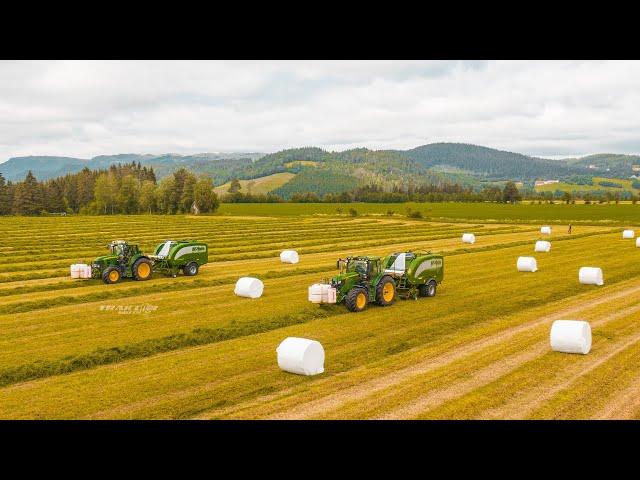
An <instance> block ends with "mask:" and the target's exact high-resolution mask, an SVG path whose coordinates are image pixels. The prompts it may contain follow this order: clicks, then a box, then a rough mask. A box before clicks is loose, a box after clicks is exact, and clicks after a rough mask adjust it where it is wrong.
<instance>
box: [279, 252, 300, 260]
mask: <svg viewBox="0 0 640 480" xmlns="http://www.w3.org/2000/svg"><path fill="white" fill-rule="evenodd" d="M280 261H281V262H282V263H298V262H299V261H300V257H299V256H298V252H296V251H295V250H284V251H283V252H281V253H280Z"/></svg>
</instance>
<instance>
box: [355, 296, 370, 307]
mask: <svg viewBox="0 0 640 480" xmlns="http://www.w3.org/2000/svg"><path fill="white" fill-rule="evenodd" d="M366 303H367V297H366V296H365V295H364V293H359V294H358V296H357V297H356V307H358V309H361V308H364V306H365V305H366Z"/></svg>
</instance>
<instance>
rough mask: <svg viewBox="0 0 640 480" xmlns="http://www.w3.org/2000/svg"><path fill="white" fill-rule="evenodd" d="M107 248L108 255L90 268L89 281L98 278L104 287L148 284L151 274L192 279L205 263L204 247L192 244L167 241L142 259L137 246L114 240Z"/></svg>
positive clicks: (99, 258)
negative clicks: (126, 280)
mask: <svg viewBox="0 0 640 480" xmlns="http://www.w3.org/2000/svg"><path fill="white" fill-rule="evenodd" d="M107 248H108V249H109V254H108V255H103V256H101V257H98V258H96V259H95V260H94V261H93V264H92V265H91V276H92V278H101V279H102V281H103V282H104V283H117V282H119V281H120V280H121V279H122V278H133V279H135V280H140V281H142V280H149V279H150V278H151V275H152V273H153V272H160V273H164V274H168V275H172V276H173V277H175V276H176V275H177V273H178V272H179V271H180V270H182V271H183V272H184V274H185V275H187V276H192V275H196V274H197V273H198V270H199V268H200V266H202V265H204V264H205V263H207V260H208V254H207V245H206V244H204V243H200V242H195V241H192V240H180V241H177V242H176V241H173V240H167V241H166V242H163V243H161V244H160V245H158V246H157V247H156V250H155V254H154V255H145V254H143V253H142V251H141V250H140V248H139V247H138V245H133V244H130V243H128V242H126V241H124V240H115V241H113V242H111V243H110V244H109V245H108V246H107Z"/></svg>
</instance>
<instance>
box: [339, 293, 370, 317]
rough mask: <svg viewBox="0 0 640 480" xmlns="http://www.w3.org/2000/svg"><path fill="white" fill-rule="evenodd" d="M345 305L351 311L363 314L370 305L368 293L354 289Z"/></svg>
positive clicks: (348, 295) (346, 299)
mask: <svg viewBox="0 0 640 480" xmlns="http://www.w3.org/2000/svg"><path fill="white" fill-rule="evenodd" d="M344 303H345V305H346V306H347V308H348V309H349V310H350V311H352V312H361V311H362V310H364V309H365V308H367V303H369V299H368V298H367V292H366V291H365V290H364V289H362V288H352V289H351V291H350V292H349V293H348V294H347V298H345V300H344Z"/></svg>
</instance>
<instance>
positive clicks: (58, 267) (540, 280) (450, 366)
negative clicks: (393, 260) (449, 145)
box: [0, 203, 640, 419]
mask: <svg viewBox="0 0 640 480" xmlns="http://www.w3.org/2000/svg"><path fill="white" fill-rule="evenodd" d="M407 207H410V208H412V209H414V210H419V211H421V212H422V213H423V214H424V216H425V217H426V218H424V219H409V218H407V217H406V216H404V215H405V214H406V208H407ZM337 208H340V209H342V213H341V214H340V215H338V214H337V212H336V209H337ZM350 208H354V209H356V210H357V211H358V214H359V215H358V216H355V217H353V216H350V215H349V209H350ZM387 210H394V212H395V214H394V215H387ZM638 212H640V206H636V205H630V204H629V205H495V204H448V203H445V204H421V205H419V204H412V205H405V204H384V205H379V204H366V205H365V204H345V205H332V204H306V205H305V204H271V205H269V204H261V205H256V204H246V205H241V204H234V205H227V204H223V205H222V206H221V211H220V213H219V214H216V215H213V216H197V217H196V216H148V215H139V216H102V217H90V216H87V217H73V216H68V217H40V218H36V217H1V218H0V228H1V229H2V232H3V242H2V245H0V252H1V253H2V255H0V418H2V419H58V418H65V419H66V418H74V419H114V418H115V419H139V418H153V419H157V418H171V419H223V418H224V419H237V418H292V419H297V418H340V419H343V418H344V419H347V418H390V419H392V418H425V419H426V418H436V419H442V418H485V419H486V418H640V400H639V398H640V396H639V395H638V393H639V392H640V323H639V322H638V318H640V317H639V315H640V248H636V247H635V240H623V239H622V234H621V231H622V229H623V227H634V226H635V229H636V230H637V231H640V221H639V219H640V216H639V215H638ZM569 221H571V222H572V223H573V224H574V228H573V233H572V234H571V235H569V234H568V233H567V223H568V222H569ZM543 222H544V223H553V224H554V226H553V234H552V235H551V236H550V240H551V242H552V245H553V246H552V249H551V252H549V253H535V254H534V251H533V246H534V243H535V241H536V240H538V239H541V235H540V224H541V223H543ZM464 232H473V233H475V235H476V238H477V241H476V243H475V244H474V245H468V244H463V243H462V242H461V236H462V233H464ZM170 238H171V239H182V238H193V239H198V240H202V241H205V242H207V243H208V244H209V262H210V263H209V264H207V265H206V266H204V267H202V268H201V270H200V273H199V274H198V275H197V276H195V277H184V276H182V275H180V276H178V277H177V278H168V277H163V276H158V275H155V276H154V277H153V278H152V279H151V280H149V281H146V282H135V281H132V280H124V281H122V282H121V283H119V284H116V285H105V284H103V283H102V282H101V281H98V280H72V279H70V278H69V265H70V264H72V263H79V262H85V263H90V262H91V260H92V259H93V258H94V257H96V256H98V255H101V254H104V252H105V251H106V245H107V243H108V242H110V241H111V240H115V239H125V240H129V241H131V242H134V243H138V244H139V245H140V246H141V248H142V249H143V251H145V252H150V251H151V250H152V249H153V247H155V245H156V244H158V243H160V242H161V241H163V240H166V239H170ZM547 238H548V236H547ZM283 249H296V250H297V251H298V252H299V253H300V263H298V264H295V265H290V264H283V263H281V262H280V259H279V253H280V251H281V250H283ZM408 249H428V250H432V251H435V252H442V253H443V254H444V256H445V278H444V282H443V284H442V285H441V286H440V287H439V290H438V294H437V295H436V296H435V297H434V298H421V299H419V300H415V301H414V300H398V301H397V302H396V303H395V305H392V306H389V307H378V306H370V307H369V308H368V309H367V310H365V311H364V312H361V313H349V312H348V311H347V310H346V308H345V307H344V306H342V305H324V306H318V305H314V304H311V303H309V302H308V300H307V287H308V286H309V285H311V284H313V283H315V282H317V281H319V280H321V279H322V278H326V277H328V276H330V275H332V274H333V273H334V272H335V260H336V259H337V258H338V257H344V256H346V255H349V254H359V253H368V254H374V255H384V254H387V253H390V252H393V251H403V250H408ZM522 255H527V256H530V255H533V256H535V257H536V258H537V260H538V268H539V271H538V272H536V273H521V272H517V270H516V260H517V258H518V256H522ZM581 266H600V267H602V268H603V270H604V276H605V282H606V283H605V285H604V286H602V287H595V286H589V285H581V284H579V282H578V269H579V267H581ZM241 276H255V277H258V278H260V279H262V280H263V281H264V284H265V291H264V295H263V296H262V297H261V298H258V299H248V298H241V297H237V296H235V295H234V293H233V290H234V284H235V282H236V280H237V279H238V278H239V277H241ZM561 318H564V319H584V320H588V321H589V322H590V323H591V325H592V328H593V347H592V350H591V352H590V353H589V354H588V355H584V356H583V355H570V354H562V353H557V352H552V351H551V349H550V347H549V328H550V326H551V323H552V322H553V320H555V319H561ZM288 336H298V337H305V338H312V339H315V340H318V341H320V342H321V343H322V345H323V346H324V348H325V352H326V361H325V373H323V374H321V375H317V376H313V377H304V376H298V375H293V374H289V373H285V372H283V371H281V370H280V369H279V368H278V365H277V362H276V352H275V349H276V347H277V346H278V344H279V343H280V342H281V341H282V340H284V339H285V338H286V337H288Z"/></svg>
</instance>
